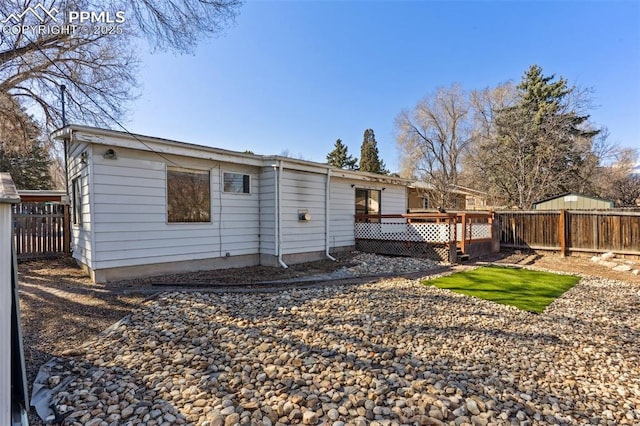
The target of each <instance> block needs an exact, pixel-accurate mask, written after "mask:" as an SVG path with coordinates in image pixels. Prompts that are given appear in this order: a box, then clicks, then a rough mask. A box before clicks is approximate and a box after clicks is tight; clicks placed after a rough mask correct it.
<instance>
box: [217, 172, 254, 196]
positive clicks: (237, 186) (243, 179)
mask: <svg viewBox="0 0 640 426" xmlns="http://www.w3.org/2000/svg"><path fill="white" fill-rule="evenodd" d="M223 181H224V192H234V193H236V194H249V193H250V192H251V188H250V178H249V175H243V174H241V173H224V176H223Z"/></svg>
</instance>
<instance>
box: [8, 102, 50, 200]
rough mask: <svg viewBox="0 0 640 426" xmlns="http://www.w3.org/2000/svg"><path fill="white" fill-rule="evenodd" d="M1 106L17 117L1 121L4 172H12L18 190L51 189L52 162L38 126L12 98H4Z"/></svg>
mask: <svg viewBox="0 0 640 426" xmlns="http://www.w3.org/2000/svg"><path fill="white" fill-rule="evenodd" d="M0 106H1V107H3V108H6V109H7V110H11V113H12V114H13V115H14V116H15V117H17V118H16V119H15V120H11V121H9V120H6V121H0V172H8V173H9V174H10V175H11V178H12V179H13V182H14V183H15V185H16V187H17V188H18V189H51V188H52V187H53V181H52V179H51V173H50V167H51V164H52V161H51V158H50V155H49V149H48V147H47V146H46V145H45V143H44V142H43V141H42V138H41V131H40V128H39V127H38V124H37V123H36V122H35V121H34V120H33V118H32V117H31V116H29V115H28V114H26V113H25V112H24V110H23V109H22V108H20V106H19V105H18V104H17V102H15V101H13V100H11V99H9V98H6V97H0ZM3 112H4V111H3Z"/></svg>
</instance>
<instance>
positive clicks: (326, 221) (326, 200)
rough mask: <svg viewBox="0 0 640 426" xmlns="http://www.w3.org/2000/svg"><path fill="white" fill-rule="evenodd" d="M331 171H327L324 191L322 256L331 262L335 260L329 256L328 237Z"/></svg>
mask: <svg viewBox="0 0 640 426" xmlns="http://www.w3.org/2000/svg"><path fill="white" fill-rule="evenodd" d="M330 196H331V169H330V168H328V169H327V185H326V187H325V191H324V255H325V256H326V257H327V259H331V260H333V261H335V260H336V258H335V257H333V256H331V254H329V248H330V235H329V226H330V224H331V221H330V214H331V210H330V208H329V199H330V198H331V197H330Z"/></svg>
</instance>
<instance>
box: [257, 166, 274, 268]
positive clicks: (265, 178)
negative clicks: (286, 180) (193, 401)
mask: <svg viewBox="0 0 640 426" xmlns="http://www.w3.org/2000/svg"><path fill="white" fill-rule="evenodd" d="M275 174H276V173H275V170H274V169H273V167H264V168H263V169H262V170H261V172H260V179H259V180H260V253H262V254H271V255H274V256H275V255H276V254H277V253H276V243H275V235H276V219H275V215H276V210H275V209H276V203H275V200H276V192H275V182H276V180H275Z"/></svg>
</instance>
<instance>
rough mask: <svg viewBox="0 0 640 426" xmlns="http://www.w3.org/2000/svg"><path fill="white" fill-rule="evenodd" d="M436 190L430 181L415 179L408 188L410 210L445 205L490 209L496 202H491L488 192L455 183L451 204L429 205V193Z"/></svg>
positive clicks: (408, 206) (461, 208) (421, 209)
mask: <svg viewBox="0 0 640 426" xmlns="http://www.w3.org/2000/svg"><path fill="white" fill-rule="evenodd" d="M432 191H434V187H433V185H431V184H430V183H428V182H422V181H413V182H411V183H410V184H409V186H408V188H407V208H408V209H409V211H410V212H419V211H425V210H433V209H438V208H440V207H444V208H446V209H451V210H490V209H493V208H495V206H496V203H495V202H491V201H490V199H489V196H488V194H487V193H485V192H482V191H478V190H476V189H471V188H466V187H464V186H460V185H455V186H454V187H453V188H452V189H451V195H453V202H452V203H451V205H449V206H437V205H436V206H433V205H429V193H430V192H432Z"/></svg>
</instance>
